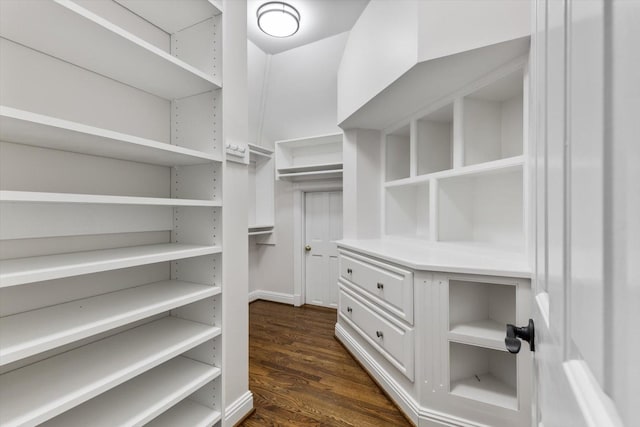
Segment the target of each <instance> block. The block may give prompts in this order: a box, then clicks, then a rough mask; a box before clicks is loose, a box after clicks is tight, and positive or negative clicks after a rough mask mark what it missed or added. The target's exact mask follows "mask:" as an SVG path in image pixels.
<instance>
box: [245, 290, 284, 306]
mask: <svg viewBox="0 0 640 427" xmlns="http://www.w3.org/2000/svg"><path fill="white" fill-rule="evenodd" d="M259 299H261V300H265V301H272V302H280V303H282V304H289V305H294V302H295V298H294V295H293V294H285V293H282V292H272V291H263V290H260V289H256V290H255V291H251V292H249V302H254V301H256V300H259Z"/></svg>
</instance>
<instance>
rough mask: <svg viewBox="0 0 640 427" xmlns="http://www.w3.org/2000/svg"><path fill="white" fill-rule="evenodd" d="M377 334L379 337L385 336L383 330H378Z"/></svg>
mask: <svg viewBox="0 0 640 427" xmlns="http://www.w3.org/2000/svg"><path fill="white" fill-rule="evenodd" d="M376 336H377V337H378V338H382V337H383V336H384V334H383V333H382V331H376Z"/></svg>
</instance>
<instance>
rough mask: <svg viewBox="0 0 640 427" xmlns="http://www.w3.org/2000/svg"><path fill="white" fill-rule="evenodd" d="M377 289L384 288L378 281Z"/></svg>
mask: <svg viewBox="0 0 640 427" xmlns="http://www.w3.org/2000/svg"><path fill="white" fill-rule="evenodd" d="M378 289H380V290H382V289H384V283H380V282H378Z"/></svg>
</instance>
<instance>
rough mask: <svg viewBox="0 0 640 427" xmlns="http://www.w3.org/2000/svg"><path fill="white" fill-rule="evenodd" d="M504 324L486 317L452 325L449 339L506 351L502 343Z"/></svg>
mask: <svg viewBox="0 0 640 427" xmlns="http://www.w3.org/2000/svg"><path fill="white" fill-rule="evenodd" d="M505 336H506V325H504V324H501V323H498V322H496V321H495V320H491V319H486V320H479V321H476V322H470V323H463V324H459V325H454V326H453V327H452V328H451V329H450V330H449V340H451V341H455V342H459V343H462V344H471V345H476V346H482V347H488V348H492V349H495V350H502V351H507V349H506V347H505V344H504V337H505Z"/></svg>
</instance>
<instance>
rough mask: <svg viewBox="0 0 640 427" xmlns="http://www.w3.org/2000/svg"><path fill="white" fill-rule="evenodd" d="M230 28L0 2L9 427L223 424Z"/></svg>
mask: <svg viewBox="0 0 640 427" xmlns="http://www.w3.org/2000/svg"><path fill="white" fill-rule="evenodd" d="M222 24H223V15H222V8H221V2H212V1H208V0H191V1H185V2H173V1H170V2H149V1H141V0H113V1H109V0H105V1H101V2H92V1H84V0H78V1H71V0H51V1H43V2H22V1H5V2H0V44H1V47H0V64H1V65H0V67H1V68H2V69H1V71H0V76H1V78H0V152H1V153H2V155H1V156H0V301H1V303H0V424H2V425H3V426H5V425H6V426H22V425H36V424H41V423H44V424H45V425H64V426H74V425H77V426H84V425H88V424H91V425H128V426H133V425H143V424H146V423H148V422H151V421H154V422H162V420H170V423H171V424H172V425H197V423H193V424H192V422H193V421H194V420H199V422H202V423H205V424H203V425H207V426H211V425H214V424H216V423H218V424H220V420H221V418H222V412H223V409H222V405H223V400H222V387H221V385H222V375H223V371H224V369H223V366H222V359H223V357H222V351H223V350H224V349H223V347H222V337H221V334H222V331H223V325H222V322H221V320H222V316H221V313H222V295H223V294H224V288H225V286H224V284H223V283H222V271H221V270H222V265H223V263H222V259H223V258H222V257H223V248H222V234H223V230H222V210H223V209H224V203H223V198H222V182H223V177H222V175H223V172H224V170H225V167H224V162H225V160H226V156H225V152H224V150H223V147H224V142H223V140H222V114H223V111H222V101H221V100H222V91H223V90H224V89H223V88H222V58H223V55H222V53H223V52H222ZM229 96H231V95H229Z"/></svg>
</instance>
